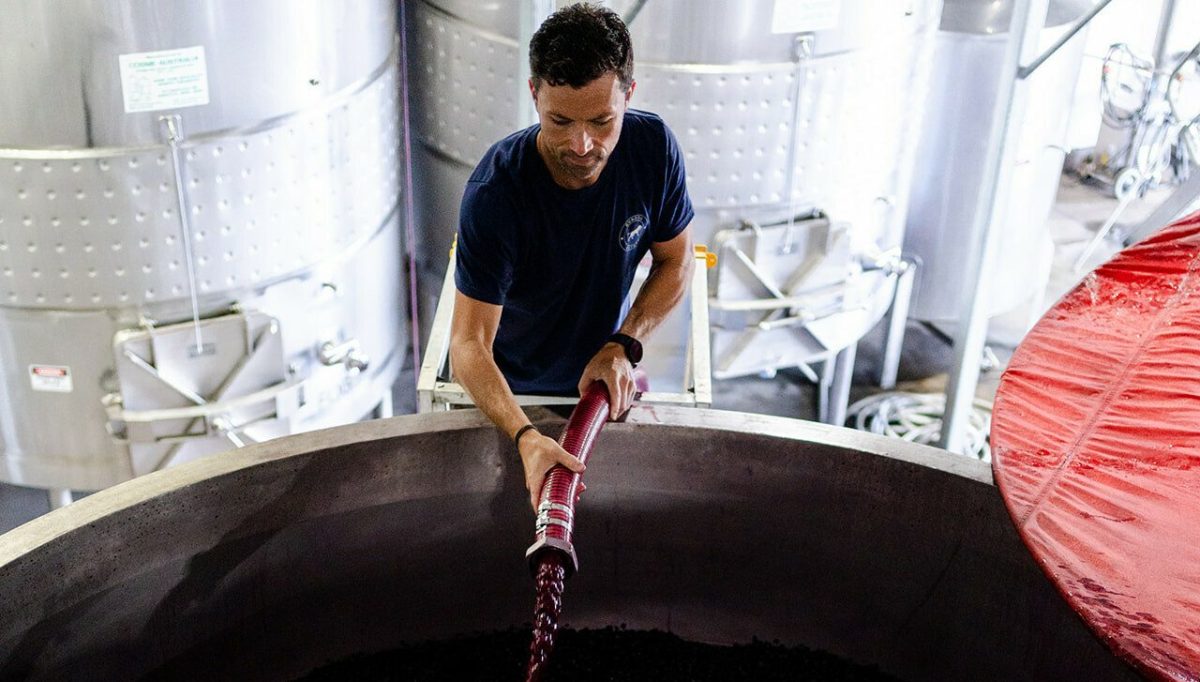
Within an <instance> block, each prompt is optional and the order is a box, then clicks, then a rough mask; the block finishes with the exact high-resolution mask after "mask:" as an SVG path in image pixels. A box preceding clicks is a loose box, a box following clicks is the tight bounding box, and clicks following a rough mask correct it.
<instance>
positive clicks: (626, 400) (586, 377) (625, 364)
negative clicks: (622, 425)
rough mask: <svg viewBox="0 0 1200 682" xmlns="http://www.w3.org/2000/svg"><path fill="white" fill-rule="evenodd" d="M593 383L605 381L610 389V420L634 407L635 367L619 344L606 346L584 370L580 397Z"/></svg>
mask: <svg viewBox="0 0 1200 682" xmlns="http://www.w3.org/2000/svg"><path fill="white" fill-rule="evenodd" d="M593 381H603V382H604V385H605V386H606V387H608V404H609V419H613V420H615V419H617V418H618V417H620V416H621V415H623V414H625V411H626V410H628V409H629V407H630V406H631V405H633V398H634V396H635V394H636V393H637V384H636V383H635V382H634V379H633V365H631V364H630V363H629V358H627V357H626V356H625V349H624V348H622V347H621V345H620V344H618V343H613V342H611V341H610V342H609V343H606V344H604V347H603V348H601V349H600V352H598V353H596V355H595V356H594V357H592V359H591V361H590V362H588V364H587V367H584V368H583V376H582V377H581V378H580V379H579V395H583V392H584V390H586V389H587V387H588V386H589V385H591V383H592V382H593Z"/></svg>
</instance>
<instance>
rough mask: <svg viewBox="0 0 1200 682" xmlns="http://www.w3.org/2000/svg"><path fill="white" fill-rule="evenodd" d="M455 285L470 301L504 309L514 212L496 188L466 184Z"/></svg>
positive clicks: (514, 247)
mask: <svg viewBox="0 0 1200 682" xmlns="http://www.w3.org/2000/svg"><path fill="white" fill-rule="evenodd" d="M459 215H460V218H459V225H458V246H457V247H456V248H455V268H456V271H455V277H454V284H455V286H457V287H458V290H459V291H461V292H462V293H464V294H466V295H467V296H470V297H471V298H473V299H475V300H478V301H483V302H484V303H491V304H493V305H503V304H504V299H505V297H506V296H507V294H508V288H509V286H510V285H512V278H513V267H514V265H515V263H516V257H517V252H518V251H517V249H518V245H517V212H516V209H515V207H514V205H513V203H512V200H511V198H509V197H507V196H505V195H504V193H503V192H500V191H498V190H497V189H496V188H494V187H492V186H490V185H486V184H483V183H478V182H469V183H467V188H466V190H465V191H464V192H463V200H462V208H461V210H460V211H459Z"/></svg>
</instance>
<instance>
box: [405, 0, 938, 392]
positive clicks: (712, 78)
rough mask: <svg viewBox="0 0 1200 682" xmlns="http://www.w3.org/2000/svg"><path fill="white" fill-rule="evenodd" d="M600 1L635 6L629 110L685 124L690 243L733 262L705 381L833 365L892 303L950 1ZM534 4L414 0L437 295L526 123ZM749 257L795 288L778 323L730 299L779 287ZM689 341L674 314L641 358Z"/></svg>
mask: <svg viewBox="0 0 1200 682" xmlns="http://www.w3.org/2000/svg"><path fill="white" fill-rule="evenodd" d="M608 4H609V5H610V6H612V7H613V9H614V10H616V11H618V12H620V13H623V14H624V15H626V16H627V17H628V18H629V26H630V32H631V35H632V37H633V43H634V52H635V61H636V65H635V72H634V75H635V78H636V80H637V82H638V85H637V89H636V91H635V93H634V96H633V101H632V106H634V107H637V108H642V109H647V110H650V111H654V112H655V113H658V114H660V115H661V116H662V117H663V118H664V119H665V120H666V121H667V123H668V124H669V125H670V126H671V128H672V129H673V130H674V132H675V133H676V135H677V137H678V138H679V142H680V144H681V146H682V148H683V150H684V153H685V155H686V164H687V171H688V187H689V191H690V193H691V196H692V199H693V202H694V204H695V206H696V209H697V216H696V219H695V221H694V223H693V227H694V230H695V232H696V238H697V241H699V242H701V243H706V244H707V245H708V246H709V247H710V248H711V249H713V250H717V251H719V253H720V255H721V256H722V264H721V265H719V266H718V268H717V269H716V270H714V271H713V272H712V273H711V277H710V295H711V296H712V299H711V300H712V302H713V310H712V319H713V321H714V338H713V371H714V375H715V376H717V377H722V376H735V375H739V374H746V373H750V372H755V371H760V370H763V369H770V368H774V367H785V366H790V365H795V364H797V363H798V362H807V361H811V360H814V359H823V358H826V357H828V356H829V355H830V354H831V353H832V352H835V351H837V350H839V349H841V348H844V347H846V346H848V345H850V344H852V343H854V342H856V341H857V339H858V338H859V337H860V336H862V334H864V333H865V332H866V331H867V330H868V329H869V328H870V327H871V326H873V324H874V323H875V322H876V321H877V320H878V319H879V317H880V316H881V315H882V314H883V312H884V310H885V309H886V307H887V305H888V303H889V302H890V296H891V291H892V285H893V283H894V281H895V278H894V276H893V274H892V273H893V271H894V270H893V268H894V266H895V265H896V263H897V261H896V256H897V254H898V253H899V248H900V244H901V240H902V238H903V232H904V218H905V214H906V204H907V200H908V194H909V183H910V178H911V174H912V163H913V152H914V146H915V140H916V135H915V132H916V130H918V124H919V121H920V111H921V106H922V104H923V102H924V90H925V87H926V85H927V79H928V70H929V63H928V56H929V51H930V49H931V47H932V42H931V40H932V36H933V32H934V30H935V28H936V24H937V18H938V16H939V12H940V9H941V3H940V2H939V1H938V0H906V1H905V2H898V3H883V4H882V5H881V4H880V3H873V2H869V1H868V0H805V1H804V2H774V1H770V0H748V1H743V2H724V1H719V0H702V1H697V2H687V3H683V2H665V1H655V0H649V1H648V2H645V3H640V2H634V1H631V0H620V1H616V2H610V3H608ZM528 6H529V3H528V2H526V3H522V2H515V1H510V2H507V3H488V4H486V5H479V6H478V7H475V6H472V7H471V8H468V7H466V6H465V5H464V3H457V2H447V1H444V0H418V1H416V2H413V3H411V21H410V26H411V28H412V31H413V39H412V41H411V45H412V48H411V49H412V50H413V52H414V70H413V77H414V82H416V83H417V84H418V85H417V87H416V88H415V90H414V92H416V93H418V94H417V97H416V99H415V101H414V113H415V116H414V119H413V130H414V134H415V138H416V140H417V141H418V143H419V144H418V145H417V148H416V149H415V150H414V163H415V164H416V166H417V167H418V168H419V169H420V170H419V172H418V174H417V175H418V177H420V178H422V179H423V185H422V186H421V187H419V188H418V191H417V193H416V197H415V198H416V200H417V204H418V207H419V215H420V216H421V217H420V218H419V220H418V226H419V228H420V230H421V233H422V239H421V242H422V248H424V249H428V251H427V255H426V257H425V259H424V261H423V272H424V283H423V285H422V286H423V288H425V289H426V290H428V291H436V287H435V286H434V284H435V283H436V282H439V281H440V278H441V274H442V273H443V272H444V267H445V262H446V252H447V249H448V246H449V243H450V240H451V238H452V236H453V233H454V230H455V229H456V227H457V216H458V201H459V200H460V198H461V196H462V189H463V186H464V185H465V182H466V179H467V177H468V175H469V173H470V170H471V168H472V167H473V166H474V164H475V163H476V162H477V161H478V159H479V158H480V156H481V155H482V154H483V153H484V151H485V150H486V149H487V148H488V146H489V145H491V144H492V143H493V142H495V141H496V140H498V139H500V138H501V137H503V136H504V135H506V134H508V133H509V132H511V131H513V130H515V129H517V128H520V127H524V126H526V125H528V124H529V123H531V122H532V121H527V120H520V119H519V116H520V109H519V103H520V101H521V99H522V98H524V99H527V98H528V96H529V95H528V92H527V90H526V89H525V87H524V84H523V81H522V79H521V77H520V76H519V74H520V69H519V66H520V60H521V59H522V58H523V52H522V50H521V47H522V44H521V42H520V40H519V37H520V34H519V29H520V22H519V21H518V20H517V19H518V17H519V16H521V14H520V12H519V11H518V8H519V7H528ZM635 9H637V10H638V11H637V13H636V15H635V14H634V13H633V10H635ZM797 216H799V218H797ZM814 216H815V217H814ZM810 217H811V218H812V219H806V218H810ZM790 219H792V220H790ZM789 223H790V224H789ZM739 251H740V252H741V254H742V255H744V256H745V261H749V262H750V265H749V266H747V265H745V262H744V261H743V260H742V257H741V256H738V255H736V252H739ZM755 271H757V273H758V274H761V275H763V276H764V277H765V279H766V280H767V281H768V282H769V284H770V285H771V286H774V287H775V288H776V289H777V290H779V291H780V292H781V293H782V294H783V295H786V296H790V297H793V298H794V299H795V301H794V303H793V305H790V306H784V307H783V308H782V309H781V312H779V313H777V316H776V318H779V317H780V316H782V317H783V318H787V319H786V321H784V322H782V323H781V322H779V319H775V320H773V323H774V327H775V328H774V329H771V330H766V329H762V328H760V327H759V326H758V323H759V322H760V321H761V319H762V318H763V316H764V314H765V313H764V311H763V309H761V308H759V309H755V310H752V311H750V312H746V311H745V310H744V309H739V308H738V306H739V305H741V303H742V302H744V301H747V300H762V299H770V298H772V294H771V293H770V290H769V287H768V286H765V285H764V284H763V282H761V281H759V280H758V279H757V278H756V275H755ZM768 312H769V311H768ZM680 317H682V316H680ZM684 338H685V334H684V333H683V331H682V324H681V323H680V322H677V323H676V324H675V326H674V329H667V330H665V331H662V332H660V333H658V334H657V335H656V343H657V344H658V345H659V346H660V347H662V346H666V347H667V348H666V351H665V353H664V352H659V353H655V352H651V353H650V354H649V357H654V356H656V355H663V354H667V355H671V356H673V357H675V358H678V359H679V364H680V365H681V364H682V357H683V355H684V354H683V353H682V344H683V340H684Z"/></svg>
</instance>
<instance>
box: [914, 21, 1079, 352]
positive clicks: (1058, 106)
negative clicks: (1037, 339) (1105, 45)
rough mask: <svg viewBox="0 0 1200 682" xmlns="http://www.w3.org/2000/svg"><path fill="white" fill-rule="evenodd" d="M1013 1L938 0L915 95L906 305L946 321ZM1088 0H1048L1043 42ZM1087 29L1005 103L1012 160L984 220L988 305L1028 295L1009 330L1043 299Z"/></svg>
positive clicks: (998, 308)
mask: <svg viewBox="0 0 1200 682" xmlns="http://www.w3.org/2000/svg"><path fill="white" fill-rule="evenodd" d="M1013 4H1014V3H1013V2H1012V1H1011V0H1007V1H1006V2H1002V3H1000V2H992V1H991V0H946V5H945V8H944V9H943V11H942V19H941V25H940V30H939V31H938V33H937V39H936V42H935V51H934V55H935V56H934V60H933V63H934V67H933V69H934V71H933V73H934V76H933V82H934V83H935V84H936V85H935V87H933V88H931V89H930V91H929V100H928V102H927V103H926V104H925V112H926V115H925V119H924V126H923V128H922V131H921V138H920V144H919V146H918V151H917V166H916V167H917V171H916V176H915V178H914V180H913V194H912V200H911V201H910V203H909V207H908V234H907V236H906V237H905V244H904V246H905V250H906V252H910V253H911V254H912V255H914V256H915V257H917V258H919V259H920V261H921V267H920V268H919V269H918V271H917V285H916V287H915V289H914V298H913V303H912V309H911V311H910V312H911V315H912V316H913V317H916V318H919V319H922V320H929V321H934V322H938V321H954V320H956V319H957V317H958V315H959V310H958V305H959V296H960V294H961V292H962V291H963V290H964V289H965V287H966V283H967V281H968V277H972V276H974V274H975V273H973V272H968V265H967V258H966V248H967V245H968V242H969V241H970V240H969V234H968V233H969V231H970V229H971V225H972V220H973V219H974V215H975V210H976V205H977V203H978V201H979V195H980V194H981V193H982V192H984V191H985V190H986V188H985V187H984V186H983V175H982V174H983V157H984V154H985V152H986V146H987V141H988V137H989V135H990V133H991V131H992V130H993V129H994V128H995V127H996V126H999V125H1000V124H1001V123H1002V122H1001V121H1000V120H998V119H996V118H995V117H994V116H993V106H994V103H995V99H996V93H997V89H998V87H999V85H1000V81H999V79H1000V78H1001V73H1002V70H1003V66H1004V64H1003V61H1004V51H1005V47H1006V45H1007V44H1008V39H1009V34H1008V29H1009V24H1010V23H1011V18H1012V6H1013ZM1091 6H1092V3H1091V2H1088V1H1087V0H1052V1H1051V2H1050V3H1049V12H1048V14H1047V17H1046V23H1045V28H1043V30H1042V31H1041V34H1040V35H1039V39H1038V44H1039V47H1040V48H1041V49H1042V50H1045V49H1047V48H1049V47H1050V45H1051V44H1053V43H1054V41H1055V40H1057V39H1059V38H1060V37H1061V36H1062V35H1063V34H1065V33H1066V32H1067V30H1068V29H1070V28H1071V26H1072V24H1073V23H1074V22H1075V21H1076V20H1077V19H1079V18H1080V17H1082V16H1083V15H1084V14H1085V13H1086V12H1087V11H1088V10H1089V9H1090V8H1091ZM1085 40H1086V32H1081V33H1080V34H1079V35H1076V36H1075V37H1074V38H1072V39H1071V40H1070V41H1069V42H1067V44H1066V45H1065V46H1063V47H1062V49H1060V50H1059V51H1058V52H1056V53H1055V54H1054V55H1053V56H1052V57H1050V59H1049V60H1047V61H1046V62H1045V63H1044V64H1042V66H1041V67H1039V68H1038V70H1037V71H1035V72H1034V73H1033V75H1032V76H1031V77H1030V79H1029V82H1028V88H1029V94H1028V96H1027V97H1025V98H1024V100H1023V102H1024V108H1023V109H1022V110H1019V111H1017V112H1015V114H1014V116H1015V118H1014V121H1015V123H1016V126H1017V127H1016V128H1015V132H1014V134H1013V135H1012V144H1015V145H1017V156H1016V163H1015V165H1014V166H1013V168H1011V169H1010V172H1011V173H1012V176H1011V177H1012V180H1011V185H1010V186H1009V190H1008V192H1007V194H1005V195H1002V196H1000V197H998V198H997V201H998V202H999V204H1000V205H1001V207H1002V208H1003V214H1002V216H1001V218H1000V221H999V223H998V224H997V225H995V227H994V229H996V230H997V231H998V234H997V235H996V240H995V244H996V248H995V251H994V252H993V257H992V260H991V262H990V264H989V266H988V267H989V270H988V272H989V273H990V274H989V275H988V276H987V282H988V299H987V300H988V304H987V305H988V314H989V316H994V315H999V314H1002V313H1004V312H1006V311H1009V310H1012V309H1015V308H1018V307H1019V306H1021V304H1022V303H1026V304H1027V305H1028V306H1029V308H1028V312H1027V313H1026V315H1025V316H1023V318H1022V321H1021V323H1020V324H1019V325H1017V326H1018V327H1019V329H1013V330H1012V331H1014V332H1016V333H1017V334H1018V338H1019V336H1020V335H1023V334H1024V333H1025V331H1026V330H1027V329H1028V326H1029V325H1030V324H1032V323H1033V322H1034V321H1035V320H1036V319H1037V317H1038V316H1040V315H1041V314H1042V312H1043V310H1042V306H1041V303H1042V300H1041V296H1042V292H1043V290H1044V289H1045V287H1046V283H1047V281H1048V280H1049V277H1050V266H1051V261H1052V259H1053V255H1054V245H1053V242H1052V241H1051V238H1050V235H1049V233H1048V232H1047V230H1046V227H1045V226H1046V220H1047V219H1048V218H1049V216H1050V210H1051V207H1052V206H1053V204H1054V198H1055V195H1056V194H1057V192H1058V180H1059V176H1060V175H1061V173H1062V166H1063V160H1064V157H1065V150H1064V149H1063V144H1064V143H1065V140H1066V134H1067V123H1068V114H1069V109H1070V105H1071V96H1072V92H1073V90H1074V87H1075V81H1076V78H1077V76H1078V73H1079V68H1080V63H1081V62H1082V59H1083V49H1084V44H1085Z"/></svg>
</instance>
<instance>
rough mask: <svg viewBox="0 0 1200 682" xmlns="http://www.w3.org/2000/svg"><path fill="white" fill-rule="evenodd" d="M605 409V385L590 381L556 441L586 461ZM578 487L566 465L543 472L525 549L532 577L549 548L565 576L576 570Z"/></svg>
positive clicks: (582, 460)
mask: <svg viewBox="0 0 1200 682" xmlns="http://www.w3.org/2000/svg"><path fill="white" fill-rule="evenodd" d="M608 409H609V399H608V389H607V388H605V386H604V384H603V383H601V382H599V381H596V382H592V384H591V385H590V386H588V388H587V390H586V391H584V393H583V397H582V398H580V399H579V404H578V405H576V406H575V409H574V411H572V412H571V418H570V419H568V420H567V427H566V428H565V429H563V433H562V435H561V436H559V439H558V443H559V445H561V446H562V448H563V449H564V450H566V451H567V452H569V453H571V454H572V455H574V456H576V457H578V458H579V461H581V462H584V463H586V461H587V457H588V455H589V454H591V451H592V445H594V444H595V442H596V436H598V435H600V429H602V428H603V427H604V422H605V421H606V420H607V419H608ZM578 487H579V474H576V473H575V472H573V471H570V470H569V469H567V468H566V467H563V466H555V467H554V468H552V469H550V471H549V472H548V473H547V474H546V480H545V481H544V482H543V483H542V495H541V498H540V500H541V501H540V502H539V503H538V507H537V520H536V522H535V525H534V536H535V539H534V542H533V544H532V545H530V547H529V549H528V550H526V552H525V557H526V559H528V561H529V569H530V570H531V571H532V572H533V574H534V577H536V576H537V571H538V564H539V563H540V562H541V557H542V555H543V553H545V552H549V551H554V552H558V553H560V554H562V555H563V557H564V559H565V561H564V562H563V563H564V565H565V566H566V569H567V576H568V577H570V576H571V575H574V574H575V572H576V571H578V570H579V557H578V556H576V554H575V546H574V545H573V544H571V535H572V532H573V530H574V523H575V491H576V490H577V489H578Z"/></svg>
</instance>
